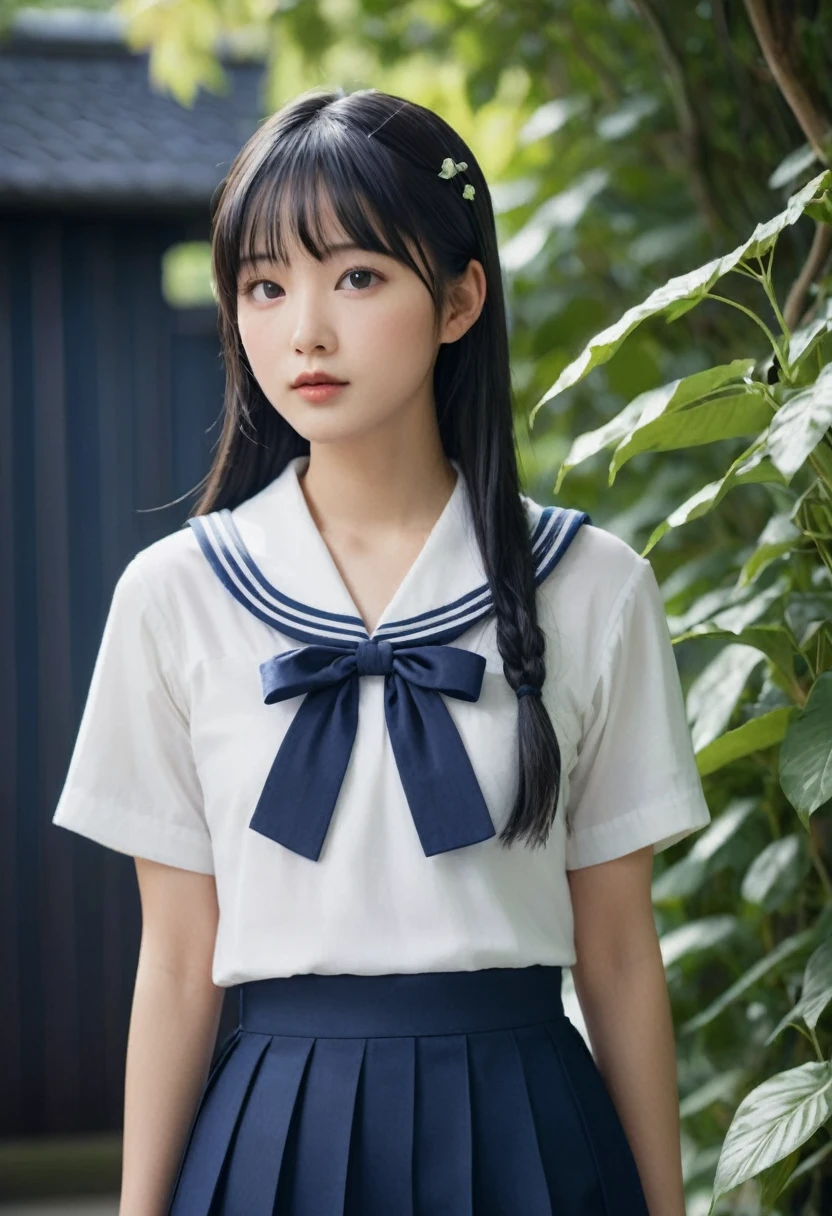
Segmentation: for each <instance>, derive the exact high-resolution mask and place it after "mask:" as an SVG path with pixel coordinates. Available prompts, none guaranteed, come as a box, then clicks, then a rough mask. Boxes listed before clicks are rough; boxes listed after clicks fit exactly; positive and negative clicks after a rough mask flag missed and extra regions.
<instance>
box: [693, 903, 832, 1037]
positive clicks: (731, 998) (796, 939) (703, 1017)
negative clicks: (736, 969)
mask: <svg viewBox="0 0 832 1216" xmlns="http://www.w3.org/2000/svg"><path fill="white" fill-rule="evenodd" d="M817 934H818V926H817V925H816V924H815V925H812V927H811V928H809V929H804V930H803V931H802V932H801V933H795V934H793V935H792V936H791V937H786V938H784V939H783V941H781V942H779V943H778V944H777V945H776V946H775V947H774V949H773V950H770V951H769V952H768V954H766V955H764V957H763V958H761V959H758V960H757V962H756V963H754V964H753V965H752V966H751V967H749V969H748V970H747V971H746V972H745V973H744V974H743V975H741V976H740V978H739V979H738V980H735V981H734V983H733V984H731V985H730V987H728V988H726V989H725V991H724V992H722V993H721V994H720V995H719V996H718V997H717V998H716V1000H714V1001H711V1003H710V1005H708V1006H707V1007H706V1008H705V1009H703V1010H702V1011H701V1013H697V1014H696V1016H695V1017H692V1018H690V1019H689V1020H688V1021H687V1022H685V1023H684V1025H683V1026H682V1031H683V1033H684V1034H690V1033H692V1032H693V1031H694V1030H701V1028H702V1027H703V1026H707V1025H708V1023H709V1022H713V1021H714V1019H715V1018H717V1017H719V1015H720V1014H721V1013H722V1012H723V1011H724V1010H725V1009H727V1008H728V1006H729V1005H733V1003H734V1002H735V1001H737V1000H739V998H740V997H741V996H743V995H744V994H745V993H746V992H747V991H748V990H749V988H753V987H754V985H755V984H757V983H759V981H760V980H761V979H763V977H764V976H766V975H768V974H769V973H770V972H771V971H774V970H776V968H777V967H779V966H780V964H781V963H784V962H787V961H788V960H789V959H790V958H791V957H792V956H793V955H795V954H797V953H799V951H801V950H805V949H807V948H808V947H810V946H813V945H814V944H815V942H816V941H817Z"/></svg>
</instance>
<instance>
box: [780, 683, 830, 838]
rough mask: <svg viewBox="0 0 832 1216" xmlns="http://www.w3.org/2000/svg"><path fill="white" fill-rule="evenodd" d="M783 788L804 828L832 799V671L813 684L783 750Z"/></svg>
mask: <svg viewBox="0 0 832 1216" xmlns="http://www.w3.org/2000/svg"><path fill="white" fill-rule="evenodd" d="M780 786H781V788H782V790H783V793H784V794H785V795H786V797H787V798H788V800H789V802H790V803H791V804H792V806H793V807H794V809H795V810H796V811H797V813H798V815H799V816H800V820H801V822H802V823H803V826H804V827H808V826H809V816H810V815H811V814H812V813H813V812H814V811H816V810H817V809H818V807H819V806H821V805H822V804H823V803H824V802H827V801H828V800H829V799H830V798H832V671H825V672H823V674H822V675H820V676H818V678H817V680H815V682H814V684H813V685H812V689H811V691H810V693H809V696H808V698H807V701H806V704H805V706H804V707H803V709H802V710H801V711H799V712H798V713H796V714H795V716H794V718H793V719H792V721H791V723H790V724H789V728H788V731H787V732H786V736H785V738H784V740H783V746H782V747H781V748H780Z"/></svg>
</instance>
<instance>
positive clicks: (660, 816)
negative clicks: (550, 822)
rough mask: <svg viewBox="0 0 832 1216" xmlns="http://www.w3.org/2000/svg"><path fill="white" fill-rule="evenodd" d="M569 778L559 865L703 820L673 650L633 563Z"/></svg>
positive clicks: (587, 860) (643, 573)
mask: <svg viewBox="0 0 832 1216" xmlns="http://www.w3.org/2000/svg"><path fill="white" fill-rule="evenodd" d="M592 689H593V691H592V694H591V697H590V700H589V703H588V704H587V706H586V708H585V711H584V714H583V716H582V733H581V740H580V743H579V745H578V750H577V759H576V761H575V764H574V766H573V768H572V770H571V772H570V775H569V794H568V801H567V806H568V810H567V821H568V823H569V824H570V826H571V828H572V832H571V834H568V835H567V837H566V853H565V864H566V869H567V870H574V869H579V868H580V867H582V866H590V865H596V864H597V863H599V862H602V861H611V860H612V859H613V858H615V857H621V856H623V855H624V854H625V853H630V852H633V851H634V850H636V849H640V848H643V847H645V846H646V845H648V844H651V845H652V846H653V852H654V853H658V852H660V851H661V850H662V849H665V848H667V847H668V846H669V845H671V844H675V843H676V842H677V841H679V840H682V839H683V838H684V837H685V836H687V835H689V834H690V833H691V832H694V831H696V830H697V829H698V828H703V827H705V825H706V824H707V823H709V822H710V813H709V811H708V804H707V802H706V801H705V795H704V792H703V790H702V782H701V780H700V777H699V771H698V769H697V767H696V758H695V755H694V750H693V742H692V739H691V733H690V728H689V726H688V723H687V718H686V715H685V704H684V697H683V693H682V686H681V682H680V680H679V671H678V668H677V666H676V656H675V654H674V653H673V643H672V641H671V637H670V630H669V628H668V624H667V616H666V614H665V609H664V603H663V601H662V597H661V592H660V591H659V587H658V584H657V582H656V577H655V574H654V573H653V567H652V566H651V564H650V562H649V561H647V559H646V558H642V557H639V558H638V564H637V565H636V567H635V568H634V570H633V572H632V574H631V575H630V576H629V577H628V579H627V582H626V583H625V585H624V586H623V587H622V590H621V592H620V594H619V596H618V598H617V600H616V602H615V604H614V606H613V609H612V619H611V621H610V623H609V625H608V626H607V628H606V631H605V635H604V640H603V644H602V646H601V651H600V654H599V656H598V659H597V678H594V679H593V681H592Z"/></svg>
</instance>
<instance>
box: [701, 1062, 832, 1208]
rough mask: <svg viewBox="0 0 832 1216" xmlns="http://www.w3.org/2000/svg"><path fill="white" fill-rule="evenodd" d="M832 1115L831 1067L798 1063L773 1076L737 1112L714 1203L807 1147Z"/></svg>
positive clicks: (724, 1150)
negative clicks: (749, 1179) (761, 1172)
mask: <svg viewBox="0 0 832 1216" xmlns="http://www.w3.org/2000/svg"><path fill="white" fill-rule="evenodd" d="M830 1116H832V1067H830V1065H829V1063H828V1062H823V1063H815V1062H810V1063H808V1064H799V1065H798V1066H797V1068H790V1069H788V1070H787V1071H786V1072H781V1073H777V1074H776V1075H775V1076H773V1077H769V1079H768V1080H767V1081H764V1082H763V1083H762V1085H758V1086H757V1087H756V1089H752V1091H751V1093H749V1094H746V1096H745V1097H744V1098H743V1100H742V1102H740V1104H739V1106H738V1107H737V1111H736V1114H735V1115H734V1118H733V1120H732V1121H731V1126H730V1127H729V1128H728V1133H727V1135H726V1137H725V1141H724V1143H723V1145H722V1152H721V1153H720V1157H719V1163H718V1165H717V1169H716V1177H715V1179H714V1198H715V1199H717V1198H719V1197H720V1196H721V1195H724V1194H726V1192H728V1191H730V1190H733V1189H734V1187H736V1186H739V1185H740V1183H742V1182H745V1181H746V1179H748V1178H753V1177H754V1176H755V1175H756V1174H759V1173H760V1171H761V1170H764V1169H767V1168H768V1167H769V1166H771V1165H774V1164H775V1162H777V1161H781V1160H783V1158H784V1157H788V1156H789V1155H790V1154H791V1153H793V1152H794V1150H795V1149H796V1148H799V1147H800V1145H801V1144H805V1143H806V1141H807V1140H809V1139H810V1138H811V1137H812V1136H813V1135H814V1134H815V1132H816V1131H817V1130H818V1128H820V1127H823V1125H824V1123H826V1121H827V1120H828V1119H829V1118H830Z"/></svg>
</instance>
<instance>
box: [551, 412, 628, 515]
mask: <svg viewBox="0 0 832 1216" xmlns="http://www.w3.org/2000/svg"><path fill="white" fill-rule="evenodd" d="M642 408H643V402H642V398H641V397H636V398H635V399H634V400H633V401H631V402H630V403H629V405H625V407H624V409H623V410H622V411H621V413H620V414H616V416H615V417H614V418H611V419H610V421H609V422H605V423H604V425H603V426H599V427H598V428H597V429H596V430H594V431H586V432H585V433H584V434H583V435H578V436H577V438H576V439H574V440H573V442H572V446H571V447H570V449H569V451H568V452H567V454H566V458H565V460H564V461H563V464H562V465H561V466H560V468H559V469H558V478H557V481H556V482H555V487H554V493H555V494H557V492H558V491H559V490H560V487H561V485H562V484H563V479H564V478H565V477H566V474H567V473H568V472H569V470H570V469H574V468H575V466H576V465H579V464H582V463H583V461H584V460H589V458H590V457H591V456H595V455H596V454H597V453H598V452H600V451H602V450H603V449H604V448H608V447H611V446H612V444H614V443H618V441H619V440H620V439H623V437H624V436H625V435H628V434H629V433H630V431H631V430H632V429H633V427H634V426H636V425H637V423H638V420H639V418H640V417H641V411H642Z"/></svg>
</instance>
